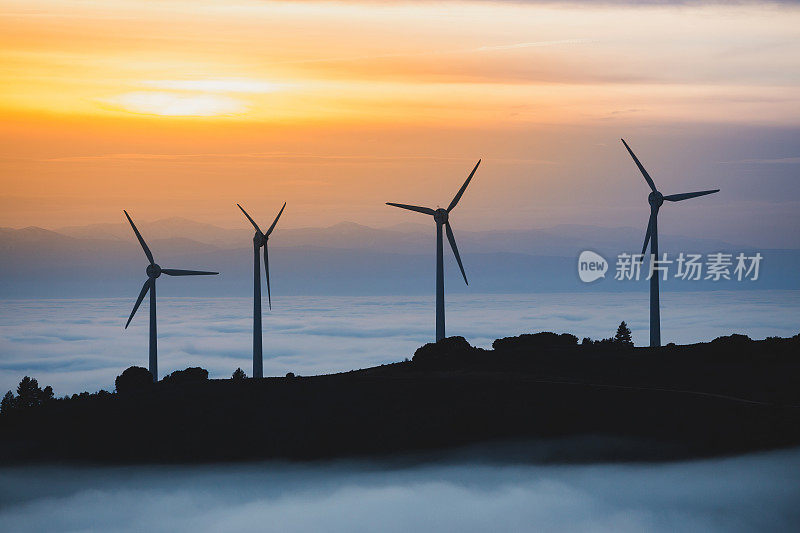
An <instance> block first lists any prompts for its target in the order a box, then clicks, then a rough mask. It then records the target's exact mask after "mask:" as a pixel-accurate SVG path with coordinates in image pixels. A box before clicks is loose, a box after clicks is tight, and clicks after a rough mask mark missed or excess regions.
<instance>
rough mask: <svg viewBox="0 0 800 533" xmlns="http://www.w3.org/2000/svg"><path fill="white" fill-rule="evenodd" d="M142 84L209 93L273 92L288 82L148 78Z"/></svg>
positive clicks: (236, 79) (240, 79)
mask: <svg viewBox="0 0 800 533" xmlns="http://www.w3.org/2000/svg"><path fill="white" fill-rule="evenodd" d="M142 85H147V86H150V87H156V88H158V89H170V90H177V91H203V92H209V93H271V92H275V91H279V90H281V89H284V88H286V87H287V85H286V84H280V83H273V82H268V81H261V80H252V79H244V78H230V79H207V80H147V81H143V82H142Z"/></svg>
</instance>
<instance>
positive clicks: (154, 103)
mask: <svg viewBox="0 0 800 533" xmlns="http://www.w3.org/2000/svg"><path fill="white" fill-rule="evenodd" d="M104 102H105V103H106V104H109V105H111V106H112V107H115V108H118V109H121V110H125V111H131V112H134V113H142V114H146V115H164V116H196V117H210V116H219V115H230V114H234V113H241V112H244V111H245V110H246V109H247V108H246V106H245V104H244V103H243V102H240V101H239V100H236V99H233V98H230V97H228V96H221V95H215V94H203V95H185V94H174V93H165V92H132V93H125V94H121V95H119V96H115V97H113V98H108V99H106V100H105V101H104Z"/></svg>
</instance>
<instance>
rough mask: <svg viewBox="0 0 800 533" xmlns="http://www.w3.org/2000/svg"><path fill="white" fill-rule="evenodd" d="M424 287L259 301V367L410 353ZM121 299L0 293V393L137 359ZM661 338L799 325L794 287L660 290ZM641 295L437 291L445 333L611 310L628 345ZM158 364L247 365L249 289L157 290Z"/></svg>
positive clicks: (354, 364)
mask: <svg viewBox="0 0 800 533" xmlns="http://www.w3.org/2000/svg"><path fill="white" fill-rule="evenodd" d="M433 303H434V302H433V298H432V295H431V297H420V296H392V297H386V296H374V297H291V298H288V297H282V298H279V299H277V300H276V301H274V302H273V309H272V311H269V310H268V309H267V307H266V305H265V306H264V308H265V311H264V357H265V361H264V372H265V374H266V375H283V374H285V373H286V372H289V371H292V372H295V373H296V374H300V375H311V374H318V373H327V372H335V371H341V370H350V369H354V368H363V367H367V366H372V365H376V364H381V363H387V362H393V361H400V360H403V359H404V358H406V357H409V358H410V357H411V356H412V355H413V354H414V351H415V350H416V349H417V348H418V347H419V346H421V345H422V344H424V343H425V342H429V341H430V340H431V338H432V337H433V334H434V305H433ZM132 304H133V300H132V299H124V298H114V299H76V300H0V394H2V393H3V392H4V391H5V390H9V389H13V388H14V387H15V386H16V383H18V382H19V380H20V378H22V377H23V376H24V375H30V376H33V377H36V378H37V379H38V380H39V383H40V384H42V385H45V384H48V385H52V386H53V387H54V389H55V392H56V394H57V395H64V394H71V393H75V392H80V391H84V390H88V391H96V390H99V389H106V390H113V388H114V378H115V376H117V375H119V374H120V373H121V372H122V371H123V370H124V369H125V368H127V367H128V366H131V365H139V366H144V367H146V366H147V346H148V344H147V342H148V341H147V331H148V319H147V315H148V303H147V301H145V303H143V304H142V307H141V308H140V309H139V312H138V314H137V316H136V317H135V318H134V320H133V322H132V323H131V325H130V327H129V328H128V329H127V330H125V329H123V326H124V325H125V321H126V319H127V316H128V314H129V313H130V309H131V307H132ZM661 305H662V338H663V340H664V342H670V341H672V342H676V343H690V342H697V341H706V340H711V339H713V338H715V337H717V336H720V335H727V334H730V333H733V332H737V333H744V334H747V335H750V336H751V337H753V338H764V337H767V336H772V335H779V336H792V335H795V334H797V333H798V332H800V291H719V292H712V291H706V292H697V293H686V292H677V293H672V292H667V293H664V294H662V300H661ZM647 317H648V297H647V293H642V294H614V293H573V294H526V295H503V294H480V295H453V296H450V297H448V300H447V333H448V335H462V336H464V337H466V338H467V340H468V341H469V342H470V343H472V344H473V345H477V346H481V347H490V346H491V343H492V341H493V340H494V339H496V338H498V337H505V336H511V335H519V334H521V333H532V332H538V331H555V332H570V333H573V334H575V335H577V336H578V337H579V338H582V337H584V336H589V337H592V338H601V337H608V336H611V335H612V334H613V333H614V331H615V330H616V327H617V325H618V324H619V323H620V321H622V320H625V321H627V322H628V324H629V325H630V327H631V329H632V330H633V338H634V341H635V343H636V344H637V345H644V344H646V343H647V339H648V318H647ZM158 328H159V329H158V333H159V373H160V374H161V375H162V376H163V375H164V374H165V373H168V372H171V371H173V370H176V369H183V368H186V367H188V366H201V367H203V368H206V369H208V370H209V372H210V375H211V377H214V378H224V377H230V375H231V373H232V372H233V371H234V370H235V369H236V368H237V367H241V368H243V369H244V370H245V371H246V372H247V373H248V374H250V372H251V369H252V362H251V353H252V351H251V350H252V334H251V332H252V299H249V298H202V299H201V298H161V299H159V302H158Z"/></svg>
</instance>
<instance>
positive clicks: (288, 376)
mask: <svg viewBox="0 0 800 533" xmlns="http://www.w3.org/2000/svg"><path fill="white" fill-rule="evenodd" d="M286 377H287V378H293V377H294V372H287V373H286Z"/></svg>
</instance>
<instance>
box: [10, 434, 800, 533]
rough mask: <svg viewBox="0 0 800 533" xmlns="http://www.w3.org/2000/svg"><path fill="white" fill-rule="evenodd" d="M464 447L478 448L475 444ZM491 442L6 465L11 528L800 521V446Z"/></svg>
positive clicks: (432, 527)
mask: <svg viewBox="0 0 800 533" xmlns="http://www.w3.org/2000/svg"><path fill="white" fill-rule="evenodd" d="M464 455H467V456H466V457H465V456H464ZM487 456H488V457H492V456H491V454H486V453H482V454H475V453H473V455H472V457H471V458H470V457H469V454H464V453H462V454H459V452H455V453H450V454H441V455H440V456H438V457H426V458H424V459H415V458H413V457H406V458H395V459H391V460H384V461H378V460H372V461H348V462H342V461H339V462H325V463H305V464H302V463H301V464H290V463H275V462H264V463H241V464H230V465H205V466H191V467H190V466H184V467H181V466H135V467H134V466H126V467H79V468H78V467H75V468H73V467H54V466H36V467H15V468H2V469H0V531H9V532H10V531H14V532H18V533H21V532H28V531H31V532H34V531H35V532H39V531H59V532H60V531H103V532H141V531H147V532H161V531H164V532H167V531H168V532H184V531H185V532H215V533H219V532H223V533H224V532H240V531H280V532H295V531H298V532H299V531H308V532H317V531H329V532H348V533H350V532H361V531H364V532H366V531H387V532H408V531H416V532H427V531H454V532H472V531H476V532H478V531H480V532H483V531H558V532H562V531H563V532H571V531H592V532H614V533H625V532H640V531H648V532H662V531H663V532H672V531H704V532H706V531H708V532H715V531H720V532H723V531H724V532H745V531H747V532H749V531H753V532H756V531H759V532H760V531H772V532H781V531H797V530H798V527H800V508H799V507H798V505H797V503H798V502H799V501H800V449H794V450H783V451H776V452H769V453H763V454H757V455H748V456H740V457H733V458H724V459H714V460H703V461H691V462H680V463H665V464H596V465H541V464H539V465H537V464H533V463H527V462H514V461H508V460H499V459H498V458H497V456H494V458H493V459H487V458H486V457H487Z"/></svg>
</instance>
